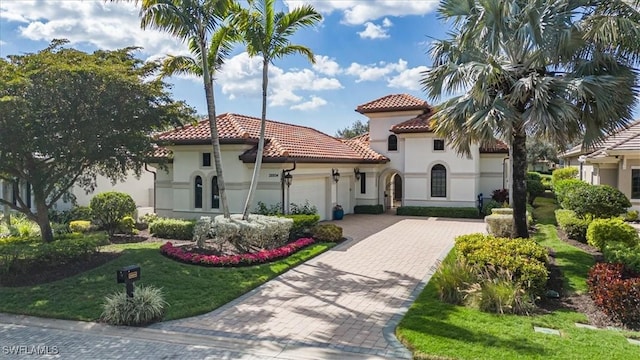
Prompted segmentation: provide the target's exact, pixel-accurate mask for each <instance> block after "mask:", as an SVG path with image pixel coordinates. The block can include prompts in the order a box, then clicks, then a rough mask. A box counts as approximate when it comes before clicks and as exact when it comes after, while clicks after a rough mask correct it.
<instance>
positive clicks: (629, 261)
mask: <svg viewBox="0 0 640 360" xmlns="http://www.w3.org/2000/svg"><path fill="white" fill-rule="evenodd" d="M602 254H603V255H604V260H605V261H606V262H609V263H620V264H623V265H624V267H625V268H627V270H631V271H633V272H636V273H639V274H640V246H638V245H636V246H634V247H629V246H628V245H626V244H623V243H620V242H611V243H607V244H605V246H604V249H603V250H602Z"/></svg>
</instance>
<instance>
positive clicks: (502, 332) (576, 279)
mask: <svg viewBox="0 0 640 360" xmlns="http://www.w3.org/2000/svg"><path fill="white" fill-rule="evenodd" d="M541 200H546V199H544V198H542V199H541ZM535 236H536V239H537V240H538V241H540V243H541V244H543V245H544V246H547V247H550V248H553V249H554V251H555V253H556V263H557V265H558V266H559V267H560V268H561V270H562V272H563V273H564V277H565V282H566V288H567V289H568V290H569V291H570V292H576V293H584V292H585V291H587V287H586V282H585V278H586V275H587V271H588V270H589V267H590V266H591V265H592V264H593V258H592V257H591V256H590V255H588V254H586V253H584V252H583V251H582V250H580V249H577V248H575V247H573V246H571V245H568V244H566V243H564V242H562V241H561V240H559V239H558V236H557V233H556V230H555V227H554V226H553V225H540V226H539V231H538V233H537V234H536V235H535ZM449 256H455V255H454V253H453V251H452V252H451V253H450V254H449ZM586 320H587V319H586V316H585V315H583V314H580V313H577V312H574V311H569V310H564V309H563V310H558V311H554V312H553V313H550V314H546V315H535V316H516V315H497V314H489V313H484V312H481V311H478V310H474V309H471V308H466V307H462V306H455V305H450V304H447V303H443V302H441V301H440V300H439V298H438V293H437V291H436V289H435V286H433V284H432V283H430V284H428V285H427V286H426V288H425V290H424V291H423V292H422V294H420V296H419V297H418V299H417V300H416V302H415V303H414V304H413V305H412V307H411V308H410V309H409V311H408V312H407V314H406V316H405V317H404V319H402V321H401V322H400V324H399V326H398V328H397V329H396V334H397V335H398V338H399V339H400V340H401V341H402V342H403V343H404V344H405V345H407V346H408V347H409V348H410V349H412V350H413V352H414V356H415V358H417V359H435V358H442V357H444V358H454V359H543V358H551V359H632V358H637V357H638V354H639V352H640V348H639V347H638V346H637V345H632V344H629V343H628V342H627V340H626V339H625V337H624V336H623V335H624V334H625V333H622V332H618V331H612V330H589V329H582V328H578V327H576V326H575V323H576V322H582V323H584V322H586ZM534 326H543V327H548V328H553V329H558V330H560V332H561V334H562V335H561V336H556V335H546V334H540V333H536V332H534V331H533V327H534ZM634 334H635V337H638V335H640V334H638V333H634Z"/></svg>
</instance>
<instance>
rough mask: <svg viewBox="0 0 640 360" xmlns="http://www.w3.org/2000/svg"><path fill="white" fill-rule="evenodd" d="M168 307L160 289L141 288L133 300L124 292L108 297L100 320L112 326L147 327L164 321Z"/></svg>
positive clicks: (137, 289) (135, 293) (134, 293)
mask: <svg viewBox="0 0 640 360" xmlns="http://www.w3.org/2000/svg"><path fill="white" fill-rule="evenodd" d="M167 305H168V303H167V302H166V301H165V300H164V295H163V294H162V291H161V290H160V289H158V288H156V287H154V286H139V287H136V289H135V291H134V292H133V297H132V298H130V297H128V296H127V293H126V292H124V291H120V292H116V293H113V294H111V295H108V296H106V297H105V303H104V304H103V305H102V307H103V311H102V315H101V316H100V319H101V320H102V321H104V322H106V323H108V324H111V325H127V326H142V325H147V324H151V323H153V322H156V321H159V320H162V318H163V317H164V313H165V308H166V307H167Z"/></svg>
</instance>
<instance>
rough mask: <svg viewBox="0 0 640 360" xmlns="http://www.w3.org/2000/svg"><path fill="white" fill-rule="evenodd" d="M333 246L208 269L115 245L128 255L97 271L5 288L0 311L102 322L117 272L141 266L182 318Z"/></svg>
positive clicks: (150, 249)
mask: <svg viewBox="0 0 640 360" xmlns="http://www.w3.org/2000/svg"><path fill="white" fill-rule="evenodd" d="M332 246H333V244H330V243H318V244H313V245H311V246H309V247H307V248H305V249H303V250H301V251H299V252H297V253H295V254H293V255H291V256H289V257H288V258H286V259H282V260H279V261H275V262H272V263H268V264H262V265H257V266H250V267H238V268H209V267H201V266H196V265H188V264H183V263H179V262H177V261H174V260H171V259H168V258H166V257H164V256H162V255H161V254H160V250H159V248H160V243H138V244H126V245H110V247H111V248H112V250H113V249H115V250H122V251H123V252H124V254H123V255H122V256H120V257H119V258H117V259H115V260H113V261H111V262H109V263H107V264H105V265H103V266H100V267H98V268H95V269H93V270H90V271H87V272H84V273H81V274H78V275H76V276H73V277H70V278H67V279H64V280H60V281H56V282H52V283H48V284H42V285H37V286H30V287H18V288H6V287H5V288H0V312H7V313H15V314H25V315H34V316H43V317H49V318H61V319H74V320H87V321H93V320H97V319H99V317H100V314H101V312H102V303H103V301H104V297H105V295H108V294H111V293H112V292H114V291H124V284H117V283H116V270H117V269H119V268H121V267H123V266H127V265H132V264H137V265H140V267H141V271H140V273H141V280H140V281H138V282H136V284H138V285H153V286H156V287H160V288H162V290H163V292H164V294H165V300H166V301H167V302H168V303H169V307H168V309H167V313H166V317H165V319H166V320H171V319H178V318H183V317H187V316H193V315H198V314H202V313H206V312H209V311H211V310H213V309H215V308H217V307H219V306H221V305H223V304H225V303H227V302H229V301H231V300H233V299H235V298H237V297H238V296H240V295H242V294H244V293H246V292H248V291H250V290H251V289H253V288H255V287H257V286H258V285H260V284H263V283H264V282H266V281H267V280H269V279H272V278H273V277H275V276H277V275H278V274H281V273H283V272H285V271H287V270H289V269H290V268H292V267H294V266H296V265H298V264H300V263H303V262H305V261H307V260H309V259H311V258H312V257H314V256H316V255H318V254H320V253H322V252H324V251H326V250H327V249H329V248H331V247H332Z"/></svg>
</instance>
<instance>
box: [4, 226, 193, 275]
mask: <svg viewBox="0 0 640 360" xmlns="http://www.w3.org/2000/svg"><path fill="white" fill-rule="evenodd" d="M110 241H111V243H112V244H124V243H136V242H163V243H164V242H167V241H168V240H167V239H160V238H156V237H153V236H151V235H150V234H149V231H148V230H141V231H140V233H138V235H133V236H130V235H122V234H116V235H114V236H112V237H111V238H110ZM171 242H173V243H189V242H190V241H181V240H171ZM120 255H121V253H120V252H107V251H104V250H102V251H100V252H99V253H97V254H95V255H93V256H92V257H90V258H88V259H83V260H79V261H76V262H74V263H72V264H40V265H30V266H28V268H27V270H26V271H22V272H12V273H10V274H3V275H2V276H0V287H19V286H33V285H39V284H45V283H49V282H53V281H57V280H62V279H66V278H68V277H71V276H74V275H77V274H80V273H83V272H85V271H89V270H91V269H95V268H97V267H98V266H101V265H104V264H106V263H108V262H109V261H111V260H114V259H117V258H118V256H120ZM16 268H18V269H20V268H22V267H21V266H20V264H17V266H16Z"/></svg>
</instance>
